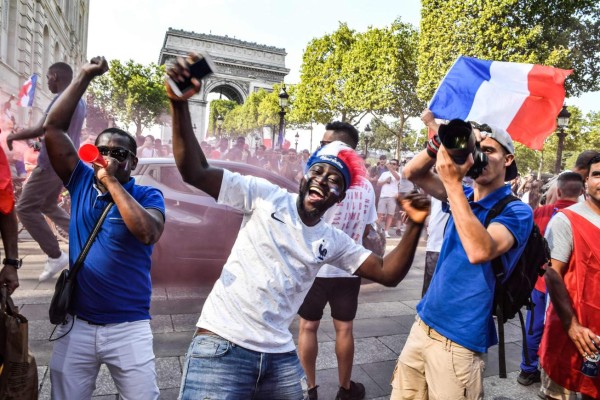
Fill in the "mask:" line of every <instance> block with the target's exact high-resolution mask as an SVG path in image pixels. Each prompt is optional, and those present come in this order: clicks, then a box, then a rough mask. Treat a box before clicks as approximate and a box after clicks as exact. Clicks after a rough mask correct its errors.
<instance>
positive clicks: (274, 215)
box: [271, 213, 285, 224]
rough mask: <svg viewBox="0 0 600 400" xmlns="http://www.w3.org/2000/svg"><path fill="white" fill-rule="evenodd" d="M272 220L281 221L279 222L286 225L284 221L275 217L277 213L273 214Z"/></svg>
mask: <svg viewBox="0 0 600 400" xmlns="http://www.w3.org/2000/svg"><path fill="white" fill-rule="evenodd" d="M271 218H273V219H274V220H275V221H279V222H281V223H282V224H285V222H283V221H282V220H280V219H279V218H277V217H276V216H275V213H273V214H271Z"/></svg>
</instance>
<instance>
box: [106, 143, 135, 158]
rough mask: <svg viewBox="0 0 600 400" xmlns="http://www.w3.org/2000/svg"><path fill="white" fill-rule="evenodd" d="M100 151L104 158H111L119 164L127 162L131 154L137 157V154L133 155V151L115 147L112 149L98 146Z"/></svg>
mask: <svg viewBox="0 0 600 400" xmlns="http://www.w3.org/2000/svg"><path fill="white" fill-rule="evenodd" d="M98 151H99V152H100V154H102V155H103V156H111V157H112V158H114V159H115V160H117V161H119V162H123V161H125V160H126V159H127V157H128V156H129V155H130V154H131V155H132V156H134V157H135V154H133V152H132V151H131V150H128V149H125V148H123V147H113V148H112V149H111V148H110V147H107V146H98Z"/></svg>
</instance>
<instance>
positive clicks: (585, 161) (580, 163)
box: [575, 150, 600, 170]
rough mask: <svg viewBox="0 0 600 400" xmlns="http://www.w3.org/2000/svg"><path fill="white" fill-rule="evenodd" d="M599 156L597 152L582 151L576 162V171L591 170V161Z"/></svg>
mask: <svg viewBox="0 0 600 400" xmlns="http://www.w3.org/2000/svg"><path fill="white" fill-rule="evenodd" d="M599 154H600V153H598V152H597V151H596V150H585V151H582V152H581V153H579V155H578V156H577V160H576V161H575V169H583V170H585V169H589V168H590V161H591V160H592V159H593V158H594V157H596V156H597V155H599Z"/></svg>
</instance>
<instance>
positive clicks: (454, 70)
mask: <svg viewBox="0 0 600 400" xmlns="http://www.w3.org/2000/svg"><path fill="white" fill-rule="evenodd" d="M572 72H573V71H572V70H564V69H559V68H553V67H547V66H543V65H534V64H520V63H513V62H499V61H488V60H479V59H477V58H472V57H464V56H460V57H458V59H457V60H456V61H455V62H454V65H453V66H452V67H451V68H450V70H449V71H448V73H447V74H446V76H445V77H444V79H443V80H442V83H441V84H440V86H439V87H438V89H437V91H436V92H435V94H434V95H433V98H432V99H431V103H430V105H429V109H430V110H431V111H432V112H433V115H434V116H435V117H436V118H439V119H447V120H450V119H454V118H460V119H462V120H465V121H474V122H478V123H485V124H488V125H491V126H493V127H495V128H499V129H504V130H505V131H506V132H508V133H509V135H510V136H511V137H512V139H513V140H516V141H518V142H520V143H522V144H524V145H525V146H527V147H530V148H532V149H535V150H541V149H542V147H543V145H544V140H545V139H546V138H547V137H548V136H550V134H552V132H554V130H555V129H556V117H557V115H558V113H559V112H560V110H561V108H562V105H563V102H564V100H565V88H564V82H565V79H566V78H567V76H569V75H570V74H571V73H572Z"/></svg>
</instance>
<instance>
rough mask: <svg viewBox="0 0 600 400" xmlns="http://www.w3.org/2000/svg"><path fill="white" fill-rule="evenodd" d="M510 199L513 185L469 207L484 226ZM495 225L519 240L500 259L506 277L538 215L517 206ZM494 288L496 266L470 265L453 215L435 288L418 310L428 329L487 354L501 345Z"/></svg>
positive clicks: (467, 192)
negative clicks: (501, 203) (494, 209)
mask: <svg viewBox="0 0 600 400" xmlns="http://www.w3.org/2000/svg"><path fill="white" fill-rule="evenodd" d="M464 191H465V195H466V196H467V197H469V196H470V195H471V194H472V192H473V190H472V189H471V188H469V187H466V186H464ZM509 194H511V191H510V186H508V185H504V186H503V187H501V188H499V189H497V190H495V191H494V192H492V193H490V194H489V195H488V196H486V197H484V198H483V199H481V200H479V201H477V202H475V201H469V205H470V206H471V210H472V211H473V214H475V216H476V217H477V219H478V220H479V221H480V222H481V223H482V224H483V223H484V222H485V218H486V216H487V213H488V212H489V211H490V209H491V208H492V207H493V206H494V205H495V204H496V203H497V202H498V201H499V200H501V199H502V198H504V197H506V196H507V195H509ZM492 222H497V223H500V224H502V225H504V226H505V227H506V228H507V229H508V230H509V231H510V232H511V233H512V235H513V237H514V238H515V244H514V246H513V247H512V248H511V249H510V250H509V251H508V252H506V253H504V254H503V255H502V256H501V259H502V265H503V266H504V270H505V276H508V275H510V273H511V272H512V270H513V268H514V266H515V263H516V261H517V260H518V258H519V256H520V255H521V253H522V252H523V249H524V247H525V244H526V243H527V239H528V238H529V234H530V232H531V229H532V228H533V212H532V210H531V208H530V207H529V206H528V205H527V204H525V203H523V202H521V201H513V202H511V203H509V204H508V205H507V206H506V207H505V208H504V210H503V211H502V213H501V214H500V215H498V216H496V218H494V219H492V220H491V221H490V223H492ZM495 284H496V277H495V276H494V272H493V269H492V263H491V261H488V262H485V263H481V264H471V263H470V262H469V259H468V258H467V254H466V253H465V249H464V247H463V246H462V243H461V241H460V238H459V236H458V232H457V230H456V226H455V225H454V219H453V218H452V216H450V219H449V220H448V225H447V226H446V232H445V234H444V243H443V245H442V249H441V251H440V257H439V259H438V263H437V266H436V268H435V272H434V274H433V278H432V280H431V284H430V286H429V289H428V290H427V293H426V294H425V297H423V299H422V300H421V302H420V303H419V304H418V305H417V313H418V314H419V317H421V319H422V320H423V321H424V322H425V323H426V324H427V325H429V326H430V327H432V328H433V329H435V330H436V331H438V332H439V333H441V334H442V335H444V336H445V337H447V338H448V339H450V340H452V341H453V342H456V343H458V344H460V345H461V346H463V347H466V348H467V349H470V350H472V351H476V352H480V353H485V352H487V349H488V347H490V346H493V345H495V344H496V343H498V338H497V336H496V327H495V326H494V320H493V318H492V303H493V300H494V288H495Z"/></svg>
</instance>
